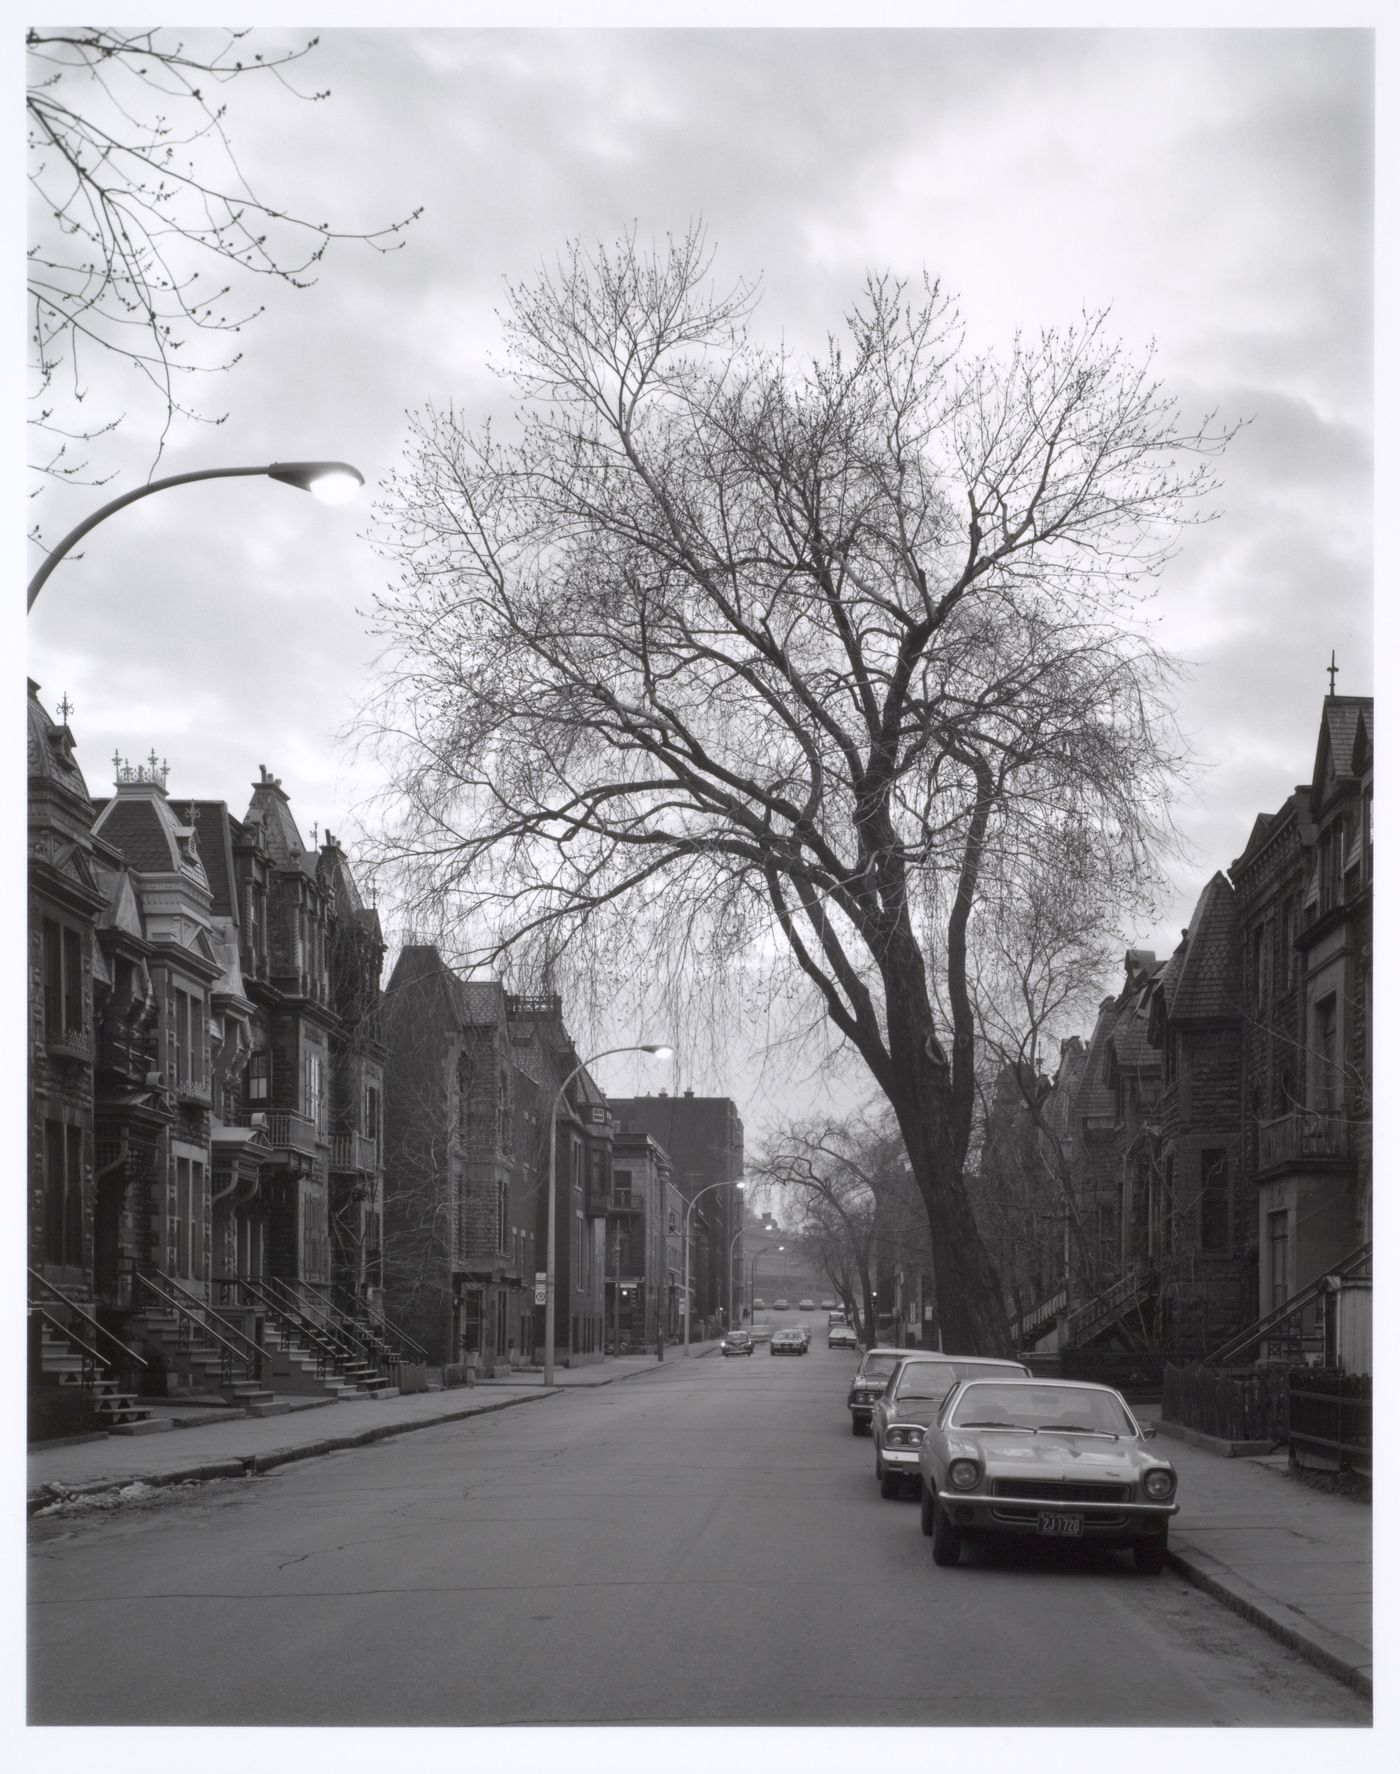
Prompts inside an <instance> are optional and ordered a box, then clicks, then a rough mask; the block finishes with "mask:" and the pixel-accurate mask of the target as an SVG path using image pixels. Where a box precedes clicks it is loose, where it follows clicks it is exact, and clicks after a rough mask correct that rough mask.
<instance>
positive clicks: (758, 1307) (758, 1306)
mask: <svg viewBox="0 0 1400 1774" xmlns="http://www.w3.org/2000/svg"><path fill="white" fill-rule="evenodd" d="M764 1306H765V1303H764V1301H762V1300H755V1301H754V1303H753V1309H754V1311H755V1312H762V1311H763V1310H764Z"/></svg>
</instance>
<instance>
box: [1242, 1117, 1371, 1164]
mask: <svg viewBox="0 0 1400 1774" xmlns="http://www.w3.org/2000/svg"><path fill="white" fill-rule="evenodd" d="M1355 1156H1356V1123H1355V1122H1354V1121H1348V1120H1347V1119H1346V1117H1345V1116H1343V1115H1328V1114H1323V1113H1320V1112H1318V1113H1311V1114H1292V1115H1280V1116H1279V1118H1278V1119H1277V1120H1276V1121H1261V1122H1260V1124H1259V1168H1260V1170H1261V1171H1263V1170H1272V1169H1274V1168H1275V1167H1277V1166H1280V1165H1286V1164H1292V1165H1312V1164H1315V1163H1318V1162H1323V1163H1329V1164H1336V1163H1345V1162H1347V1161H1348V1160H1350V1159H1353V1158H1355Z"/></svg>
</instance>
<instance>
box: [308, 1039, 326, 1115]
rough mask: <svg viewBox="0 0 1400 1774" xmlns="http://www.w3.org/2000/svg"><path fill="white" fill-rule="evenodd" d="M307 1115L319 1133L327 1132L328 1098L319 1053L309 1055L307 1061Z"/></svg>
mask: <svg viewBox="0 0 1400 1774" xmlns="http://www.w3.org/2000/svg"><path fill="white" fill-rule="evenodd" d="M304 1069H305V1079H304V1084H305V1114H306V1117H307V1119H308V1120H309V1121H310V1122H311V1123H312V1125H313V1126H314V1127H315V1129H316V1131H317V1133H324V1132H325V1131H326V1097H325V1091H324V1089H323V1085H322V1078H323V1067H322V1062H321V1056H320V1054H319V1053H308V1054H307V1055H306V1060H305V1067H304Z"/></svg>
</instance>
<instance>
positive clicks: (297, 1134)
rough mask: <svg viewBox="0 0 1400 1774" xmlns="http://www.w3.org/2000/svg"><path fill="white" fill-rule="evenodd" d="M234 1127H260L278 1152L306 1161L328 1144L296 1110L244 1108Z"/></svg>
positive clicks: (305, 1117) (311, 1121)
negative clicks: (294, 1154)
mask: <svg viewBox="0 0 1400 1774" xmlns="http://www.w3.org/2000/svg"><path fill="white" fill-rule="evenodd" d="M231 1125H232V1126H235V1127H260V1128H261V1129H262V1130H263V1132H264V1133H265V1134H266V1135H267V1143H268V1145H270V1146H271V1147H272V1149H273V1150H274V1151H275V1152H284V1153H285V1152H296V1153H299V1154H300V1155H301V1156H303V1157H306V1158H314V1157H315V1156H316V1154H317V1153H318V1152H319V1151H321V1150H323V1149H324V1148H325V1146H326V1145H327V1143H328V1142H327V1140H326V1138H325V1136H324V1135H322V1134H318V1133H317V1131H316V1123H315V1122H314V1121H313V1120H312V1119H311V1118H310V1116H309V1115H299V1114H298V1113H297V1111H296V1110H295V1109H243V1110H240V1112H239V1115H238V1119H237V1121H235V1122H233V1123H231Z"/></svg>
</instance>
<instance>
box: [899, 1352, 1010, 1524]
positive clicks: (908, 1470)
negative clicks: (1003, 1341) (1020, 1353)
mask: <svg viewBox="0 0 1400 1774" xmlns="http://www.w3.org/2000/svg"><path fill="white" fill-rule="evenodd" d="M1030 1372H1031V1370H1030V1369H1029V1368H1028V1367H1027V1366H1026V1365H1025V1363H1024V1362H1020V1361H998V1360H995V1359H993V1358H991V1357H990V1356H987V1357H984V1356H980V1355H919V1354H912V1355H906V1356H905V1357H904V1360H903V1361H901V1362H900V1364H899V1366H898V1367H897V1368H896V1369H895V1370H894V1372H893V1373H892V1374H891V1375H890V1377H889V1379H888V1380H887V1381H886V1382H885V1390H884V1391H883V1392H882V1393H881V1394H880V1395H879V1397H878V1398H877V1399H876V1400H875V1402H874V1404H873V1405H872V1406H871V1410H870V1434H871V1437H872V1439H873V1440H874V1443H875V1476H876V1478H877V1479H878V1480H879V1481H880V1495H881V1496H882V1497H897V1496H898V1495H899V1493H900V1490H901V1488H902V1487H903V1484H904V1481H905V1479H906V1478H913V1477H915V1476H917V1472H918V1465H919V1445H920V1443H921V1442H922V1441H923V1439H924V1433H925V1431H926V1430H927V1428H928V1426H929V1424H930V1423H932V1422H933V1420H934V1418H935V1417H936V1416H937V1415H938V1413H939V1411H940V1409H941V1408H942V1405H943V1400H944V1399H945V1398H946V1397H947V1396H948V1394H949V1393H950V1392H951V1391H952V1390H953V1388H954V1386H956V1385H957V1383H958V1381H959V1380H971V1379H977V1378H979V1377H981V1378H985V1379H991V1380H1012V1379H1018V1378H1023V1379H1029V1378H1030Z"/></svg>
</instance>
